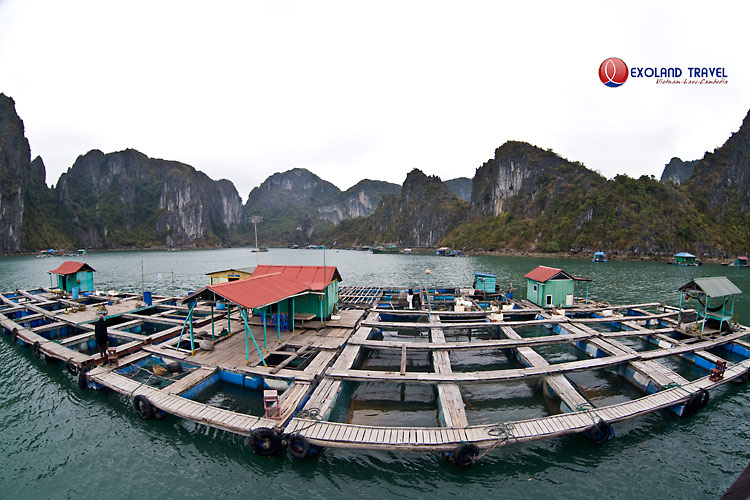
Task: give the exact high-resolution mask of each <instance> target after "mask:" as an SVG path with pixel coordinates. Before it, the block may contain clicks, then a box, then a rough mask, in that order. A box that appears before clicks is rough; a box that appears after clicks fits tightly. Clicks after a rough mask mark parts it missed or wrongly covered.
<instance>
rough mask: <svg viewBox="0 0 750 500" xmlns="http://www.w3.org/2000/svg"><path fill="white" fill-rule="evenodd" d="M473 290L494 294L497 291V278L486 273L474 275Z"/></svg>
mask: <svg viewBox="0 0 750 500" xmlns="http://www.w3.org/2000/svg"><path fill="white" fill-rule="evenodd" d="M474 290H479V291H480V292H486V293H495V292H496V291H497V276H495V275H494V274H488V273H474Z"/></svg>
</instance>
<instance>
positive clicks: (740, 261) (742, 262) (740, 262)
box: [734, 255, 750, 267]
mask: <svg viewBox="0 0 750 500" xmlns="http://www.w3.org/2000/svg"><path fill="white" fill-rule="evenodd" d="M734 267H750V265H748V263H747V257H745V256H744V255H740V256H739V257H737V258H736V259H734Z"/></svg>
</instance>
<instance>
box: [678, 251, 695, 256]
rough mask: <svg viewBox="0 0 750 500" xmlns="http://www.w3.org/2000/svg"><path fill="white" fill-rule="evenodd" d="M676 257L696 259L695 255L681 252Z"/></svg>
mask: <svg viewBox="0 0 750 500" xmlns="http://www.w3.org/2000/svg"><path fill="white" fill-rule="evenodd" d="M675 257H695V255H693V254H691V253H687V252H680V253H678V254H675Z"/></svg>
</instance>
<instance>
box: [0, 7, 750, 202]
mask: <svg viewBox="0 0 750 500" xmlns="http://www.w3.org/2000/svg"><path fill="white" fill-rule="evenodd" d="M748 18H750V2H747V1H742V2H740V1H737V2H706V1H698V2H690V1H675V2H654V1H653V0H649V1H629V2H599V1H596V2H573V1H571V2H560V1H549V2H512V3H501V2H497V1H487V2H472V1H464V2H439V1H404V0H399V1H387V0H386V1H383V0H381V1H377V2H367V3H365V2H356V1H351V0H347V1H340V2H333V1H322V2H321V1H315V2H311V1H300V2H296V1H285V2H279V1H268V2H255V1H236V2H228V1H213V2H192V1H184V0H183V1H156V0H150V1H133V0H130V1H121V2H114V1H101V0H98V1H90V2H89V1H75V0H74V1H60V0H49V1H44V0H0V92H3V93H5V94H7V95H9V96H11V97H13V98H14V99H15V101H16V109H17V111H18V113H19V115H20V116H21V118H22V119H23V120H24V123H25V125H26V136H27V137H28V139H29V142H30V143H31V151H32V156H36V155H41V156H42V158H43V159H44V161H45V164H46V166H47V183H48V184H50V185H52V184H55V183H56V182H57V180H58V178H59V176H60V174H61V173H62V172H64V171H65V170H67V169H68V168H69V167H71V166H72V164H73V162H74V161H75V159H76V157H77V156H78V155H80V154H83V153H85V152H87V151H89V150H91V149H94V148H96V149H101V150H102V151H104V152H112V151H119V150H122V149H125V148H135V149H138V150H139V151H142V152H143V153H145V154H147V155H149V156H152V157H157V158H165V159H170V160H179V161H182V162H185V163H188V164H190V165H192V166H194V167H195V168H197V169H199V170H202V171H204V172H206V173H207V174H208V175H209V176H210V177H212V178H214V179H220V178H227V179H229V180H231V181H232V182H234V184H235V186H236V187H237V190H238V191H239V193H240V195H241V196H242V197H243V200H244V199H246V198H247V194H248V192H249V191H250V189H252V188H253V187H255V186H257V185H258V184H260V183H261V182H262V181H263V180H264V179H265V178H266V177H268V176H269V175H271V174H272V173H274V172H278V171H284V170H287V169H290V168H294V167H302V168H307V169H309V170H311V171H312V172H314V173H316V174H317V175H319V176H320V177H322V178H324V179H326V180H328V181H330V182H332V183H334V184H336V185H337V186H338V187H340V188H341V189H346V188H348V187H350V186H352V185H353V184H355V183H356V182H358V181H359V180H361V179H363V178H371V179H381V180H386V181H391V182H396V183H399V184H400V183H402V182H403V180H404V178H405V176H406V174H407V172H408V171H409V170H411V169H412V168H414V167H417V168H420V169H421V170H423V171H424V172H425V173H427V174H434V175H439V176H440V177H441V178H443V179H444V180H447V179H450V178H454V177H460V176H466V177H472V176H473V175H474V172H475V169H476V168H477V167H479V166H481V164H482V163H483V162H484V161H486V160H487V159H488V158H491V157H492V156H493V155H494V150H495V148H497V147H498V146H500V145H501V144H502V143H504V142H505V141H507V140H523V141H527V142H530V143H532V144H535V145H538V146H540V147H542V148H545V149H546V148H552V149H554V150H555V151H556V152H558V153H559V154H561V155H562V156H564V157H566V158H568V159H570V160H578V161H581V162H583V163H584V164H585V165H586V166H588V167H589V168H591V169H595V170H598V171H599V172H601V173H602V174H604V175H606V176H607V177H613V176H614V175H616V174H618V173H627V174H628V175H630V176H633V177H638V176H640V175H642V174H653V175H655V176H657V177H658V176H660V175H661V172H662V169H663V167H664V164H665V163H667V162H668V161H669V159H670V158H671V157H673V156H679V157H681V158H682V159H684V160H689V159H696V158H699V157H701V156H702V155H703V153H704V152H705V151H706V150H713V149H714V148H715V147H718V146H720V145H721V144H723V143H724V141H725V140H726V139H727V137H728V136H729V135H730V134H731V133H732V132H734V131H736V130H737V129H738V128H739V126H740V124H741V122H742V120H743V118H744V117H745V115H746V114H747V112H748V109H750V85H749V82H750V64H748V61H749V60H750V59H749V58H748V54H747V49H748V42H747V19H748ZM613 56H614V57H619V58H621V59H623V60H624V61H625V62H626V63H627V64H628V66H630V67H632V66H659V67H661V66H668V67H675V66H676V67H681V68H683V70H685V71H686V68H687V67H688V66H706V67H714V66H721V67H724V68H726V73H727V76H728V84H726V85H721V86H690V87H687V86H686V87H677V86H661V85H656V84H655V82H654V80H653V79H650V80H646V79H633V78H629V79H628V81H627V82H626V83H625V84H624V85H623V86H622V87H619V88H615V89H613V88H608V87H605V86H604V85H602V83H601V82H600V81H599V77H598V69H599V65H600V64H601V62H602V61H603V60H604V59H606V58H608V57H613Z"/></svg>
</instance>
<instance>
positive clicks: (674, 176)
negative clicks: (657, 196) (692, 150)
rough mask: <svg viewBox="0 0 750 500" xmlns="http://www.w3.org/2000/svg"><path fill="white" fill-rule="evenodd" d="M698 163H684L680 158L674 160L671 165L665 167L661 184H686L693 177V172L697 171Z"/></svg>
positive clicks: (670, 162)
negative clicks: (667, 182)
mask: <svg viewBox="0 0 750 500" xmlns="http://www.w3.org/2000/svg"><path fill="white" fill-rule="evenodd" d="M696 163H698V162H697V161H682V160H681V159H679V158H672V159H671V160H670V161H669V163H667V164H666V165H665V166H664V171H663V172H662V174H661V182H666V181H670V182H674V183H675V184H684V183H685V182H686V181H687V180H688V179H690V177H692V176H693V170H695V164H696Z"/></svg>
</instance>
